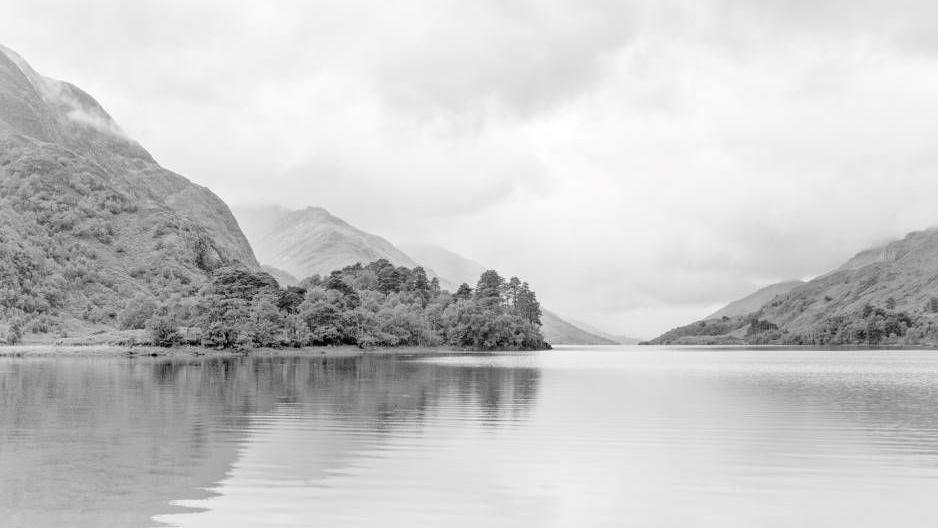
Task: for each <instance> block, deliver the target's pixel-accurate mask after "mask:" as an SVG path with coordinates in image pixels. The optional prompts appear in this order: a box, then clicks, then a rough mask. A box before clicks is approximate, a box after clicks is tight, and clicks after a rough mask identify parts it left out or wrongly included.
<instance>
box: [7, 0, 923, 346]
mask: <svg viewBox="0 0 938 528" xmlns="http://www.w3.org/2000/svg"><path fill="white" fill-rule="evenodd" d="M5 10H6V11H5V14H6V15H8V16H5V17H4V18H3V19H0V34H3V35H4V39H5V42H6V43H7V44H9V45H10V46H11V47H13V48H14V49H17V50H18V51H20V52H22V53H23V54H24V55H25V56H26V57H27V58H28V59H29V60H30V61H31V63H32V64H33V65H34V66H36V67H37V69H39V70H40V71H42V72H43V73H46V74H49V75H53V76H55V77H59V78H65V79H68V80H70V81H73V82H74V83H75V84H76V85H78V86H81V87H82V88H84V89H85V90H87V91H88V92H89V93H91V94H94V96H95V98H96V99H98V100H99V101H101V102H102V103H103V105H104V106H105V107H106V108H107V109H108V111H109V112H110V114H111V115H113V116H115V119H116V121H117V122H119V123H121V125H122V127H123V128H124V129H125V130H127V131H128V133H129V135H130V136H132V137H134V138H135V139H137V140H139V141H140V142H141V144H142V145H144V146H145V147H146V148H147V149H148V150H149V151H151V152H152V153H153V154H154V156H155V157H156V158H157V159H159V160H160V161H161V162H163V163H164V164H165V165H167V166H168V167H169V168H172V169H174V170H177V171H178V172H180V173H182V174H184V175H186V176H188V177H190V178H192V179H194V180H196V181H198V182H199V183H202V184H205V185H208V186H209V187H211V188H212V189H213V190H215V191H216V192H218V193H219V194H221V195H222V197H223V198H225V199H226V200H228V201H229V202H232V203H242V204H243V203H252V202H253V203H257V202H279V203H282V204H285V205H289V206H292V207H300V206H305V205H320V206H324V207H327V208H328V209H330V210H331V211H333V212H334V213H335V214H337V215H339V216H341V217H343V218H345V219H346V220H348V221H350V222H352V223H354V224H356V225H358V226H360V227H362V228H365V229H368V230H371V231H374V232H377V233H379V234H382V235H384V236H386V237H388V238H390V239H391V240H395V241H401V242H403V241H422V242H427V241H429V242H436V243H441V244H442V245H445V246H447V247H450V248H452V249H454V250H457V251H459V252H461V253H464V254H466V255H467V256H470V257H472V258H474V259H476V260H478V261H480V262H484V263H486V264H487V265H490V266H495V267H497V268H498V269H500V270H503V271H504V272H505V273H506V274H517V275H520V276H522V277H524V278H526V279H528V280H529V281H530V282H531V283H532V285H533V286H534V287H535V288H536V289H537V291H538V294H539V297H540V298H541V299H542V300H543V301H544V302H545V304H546V305H547V306H549V307H550V308H551V309H553V310H555V311H557V312H559V313H562V314H567V315H571V316H574V317H576V318H579V319H582V320H588V321H599V322H601V323H602V325H603V326H606V327H608V328H609V329H611V330H614V331H618V332H623V333H632V334H637V335H642V336H646V337H651V336H652V335H653V334H655V333H656V332H659V331H661V330H664V329H667V328H668V327H670V326H674V325H677V324H681V323H685V322H687V321H688V320H689V319H692V318H694V317H696V316H702V315H705V314H706V313H709V312H710V311H712V310H713V309H714V308H716V307H717V306H718V305H719V304H721V303H724V302H727V301H730V300H732V299H734V298H736V297H739V296H742V295H745V294H747V293H749V292H750V291H752V290H753V289H755V288H756V287H758V286H762V285H765V284H767V283H769V282H772V281H776V280H784V279H792V278H804V277H810V276H812V275H816V274H820V273H823V272H825V271H828V270H829V269H831V268H833V267H835V266H837V265H839V264H840V263H842V262H843V261H844V260H846V259H847V258H849V257H850V256H851V255H852V254H853V253H855V252H857V251H859V250H860V249H862V248H863V247H864V246H866V245H868V244H872V243H874V242H878V241H881V240H883V239H885V238H889V237H896V236H901V235H902V234H904V232H905V231H910V230H914V229H920V228H923V227H926V226H928V225H933V224H936V223H938V209H935V208H934V206H933V201H934V200H933V197H934V196H936V195H938V183H935V182H938V178H935V174H936V172H938V157H936V156H935V155H934V152H935V151H936V149H935V146H936V145H935V140H934V138H936V137H938V123H936V122H935V120H934V119H933V117H932V116H934V115H935V114H936V113H938V99H936V98H935V96H934V94H935V93H938V68H936V67H935V66H936V64H935V61H936V60H938V56H936V55H935V53H934V50H935V42H938V41H936V40H935V38H934V37H933V35H936V34H938V7H935V6H933V5H932V4H931V3H929V2H925V1H912V0H900V1H899V2H884V1H859V2H847V1H845V0H822V1H817V2H813V1H812V2H808V1H781V0H778V1H776V0H767V1H760V2H748V1H740V0H704V1H683V0H660V1H658V0H656V1H644V2H642V1H629V2H613V1H588V2H572V1H560V0H549V1H537V2H535V1H522V0H508V1H504V0H502V1H495V0H483V1H478V2H457V1H455V0H443V1H439V0H437V1H431V0H404V1H401V2H394V3H387V2H374V1H321V2H315V3H312V2H304V1H292V0H284V1H280V2H275V3H274V2H268V3H257V2H230V1H223V0H200V1H194V2H186V3H173V4H165V3H162V2H146V1H142V2H132V3H127V2H118V1H117V0H104V1H103V2H101V3H98V4H96V7H95V9H93V10H91V9H87V7H86V6H80V5H78V4H76V3H74V2H66V1H64V0H33V1H30V2H25V1H18V0H14V2H13V4H12V5H11V6H9V7H6V6H5ZM79 119H81V117H79ZM695 314H696V315H695Z"/></svg>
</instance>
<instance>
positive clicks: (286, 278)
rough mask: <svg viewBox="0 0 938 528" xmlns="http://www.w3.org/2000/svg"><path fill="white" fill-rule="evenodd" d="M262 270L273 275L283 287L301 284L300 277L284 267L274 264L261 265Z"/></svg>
mask: <svg viewBox="0 0 938 528" xmlns="http://www.w3.org/2000/svg"><path fill="white" fill-rule="evenodd" d="M261 270H262V271H264V272H265V273H267V274H268V275H270V276H271V277H273V278H274V279H275V280H276V281H277V284H279V285H280V287H281V288H286V287H288V286H298V285H299V284H300V280H299V279H297V278H296V277H294V276H293V275H290V274H289V273H287V272H285V271H283V270H282V269H279V268H275V267H273V266H261Z"/></svg>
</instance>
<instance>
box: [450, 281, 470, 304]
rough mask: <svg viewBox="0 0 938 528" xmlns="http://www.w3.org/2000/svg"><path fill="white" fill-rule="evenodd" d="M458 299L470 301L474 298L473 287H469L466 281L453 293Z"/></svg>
mask: <svg viewBox="0 0 938 528" xmlns="http://www.w3.org/2000/svg"><path fill="white" fill-rule="evenodd" d="M453 298H455V299H456V300H457V301H468V300H469V299H472V288H470V287H469V285H468V284H466V283H465V282H464V283H462V284H460V285H459V288H458V289H457V290H456V293H455V294H454V295H453Z"/></svg>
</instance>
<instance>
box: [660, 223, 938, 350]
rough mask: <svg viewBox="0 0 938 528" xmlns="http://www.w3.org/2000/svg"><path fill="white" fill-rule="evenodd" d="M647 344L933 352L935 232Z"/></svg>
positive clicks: (937, 267)
mask: <svg viewBox="0 0 938 528" xmlns="http://www.w3.org/2000/svg"><path fill="white" fill-rule="evenodd" d="M651 343H652V344H726V343H736V344H795V345H846V344H873V345H879V344H908V345H938V230H935V229H930V230H926V231H920V232H915V233H911V234H909V235H908V236H906V237H905V238H904V239H902V240H897V241H895V242H892V243H890V244H887V245H885V246H881V247H878V248H875V249H872V250H866V251H863V252H861V253H860V254H858V255H857V256H856V257H854V258H853V259H851V260H850V261H849V262H848V263H847V264H845V265H843V266H841V267H839V268H838V269H836V270H834V271H832V272H830V273H828V274H826V275H823V276H821V277H818V278H816V279H814V280H812V281H809V282H807V283H805V284H802V285H800V286H796V287H795V288H793V289H791V290H790V291H788V292H787V293H783V294H781V295H778V296H776V297H774V298H773V299H771V300H770V301H768V302H766V303H765V304H764V305H762V306H761V307H759V308H758V309H757V310H754V311H752V312H751V313H749V314H745V315H739V316H733V317H728V316H725V317H720V318H715V319H709V320H705V321H699V322H697V323H693V324H691V325H687V326H684V327H680V328H676V329H674V330H671V331H669V332H667V333H665V334H663V335H662V336H660V337H658V338H656V339H655V340H653V341H651Z"/></svg>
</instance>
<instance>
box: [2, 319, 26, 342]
mask: <svg viewBox="0 0 938 528" xmlns="http://www.w3.org/2000/svg"><path fill="white" fill-rule="evenodd" d="M22 340H23V325H22V323H21V322H20V321H13V322H12V323H10V328H9V329H8V330H7V338H6V342H7V344H8V345H18V344H19V343H20V342H21V341H22Z"/></svg>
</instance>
